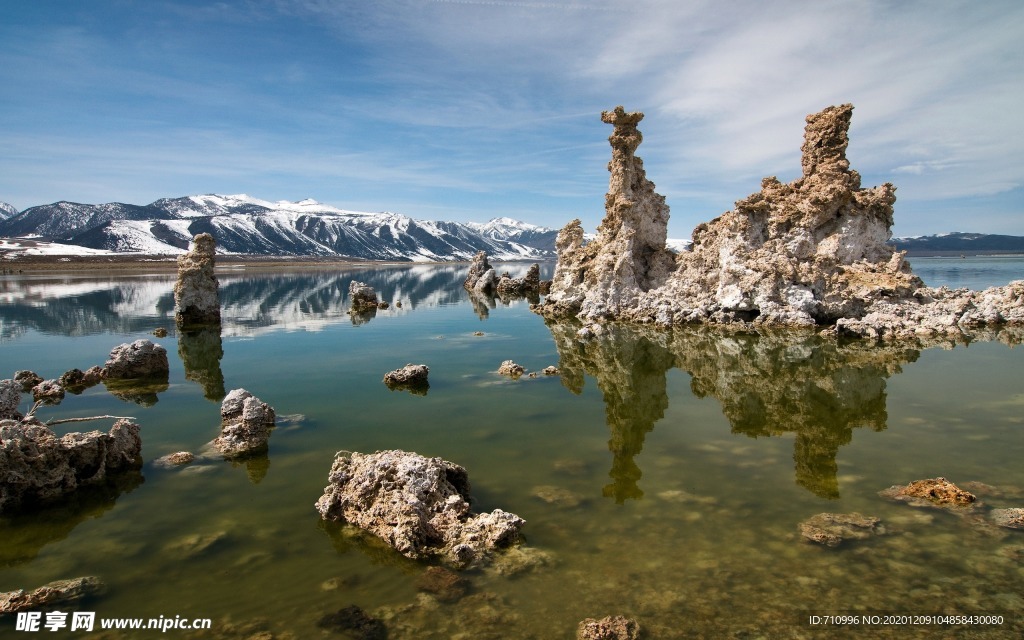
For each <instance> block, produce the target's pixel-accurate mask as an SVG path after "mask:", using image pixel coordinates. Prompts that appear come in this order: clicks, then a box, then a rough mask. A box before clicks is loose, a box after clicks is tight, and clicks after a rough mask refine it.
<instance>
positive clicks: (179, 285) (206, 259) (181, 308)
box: [174, 233, 220, 327]
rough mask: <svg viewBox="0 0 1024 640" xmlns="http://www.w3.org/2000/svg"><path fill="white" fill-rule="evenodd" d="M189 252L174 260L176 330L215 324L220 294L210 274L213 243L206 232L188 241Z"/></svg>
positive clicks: (213, 275) (213, 259) (214, 249)
mask: <svg viewBox="0 0 1024 640" xmlns="http://www.w3.org/2000/svg"><path fill="white" fill-rule="evenodd" d="M192 243H193V246H192V250H191V251H189V252H187V253H185V254H183V255H181V256H179V257H178V280H177V281H176V282H175V283H174V320H175V322H176V323H177V325H178V326H179V327H182V326H189V325H204V324H218V323H219V322H220V295H219V294H218V291H217V288H218V282H217V276H216V274H215V273H214V266H215V264H214V263H215V255H216V253H217V242H216V241H215V240H214V239H213V236H212V235H210V234H208V233H200V234H199V235H197V236H195V237H194V238H192Z"/></svg>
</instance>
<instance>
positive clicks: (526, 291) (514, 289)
mask: <svg viewBox="0 0 1024 640" xmlns="http://www.w3.org/2000/svg"><path fill="white" fill-rule="evenodd" d="M495 291H497V293H498V295H500V296H506V297H509V296H527V295H537V294H539V293H540V265H539V264H536V263H534V264H532V265H530V268H529V269H528V270H527V271H526V275H525V276H523V277H522V278H513V277H512V276H511V275H509V274H507V273H505V274H502V276H501V277H500V278H499V279H498V282H497V284H496V285H495Z"/></svg>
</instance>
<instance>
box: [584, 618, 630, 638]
mask: <svg viewBox="0 0 1024 640" xmlns="http://www.w3.org/2000/svg"><path fill="white" fill-rule="evenodd" d="M639 637H640V623H639V622H637V621H636V620H633V619H632V618H627V617H625V616H607V617H605V618H601V619H600V620H597V619H595V618H587V619H586V620H584V621H582V622H580V625H579V627H577V629H576V640H636V639H637V638H639Z"/></svg>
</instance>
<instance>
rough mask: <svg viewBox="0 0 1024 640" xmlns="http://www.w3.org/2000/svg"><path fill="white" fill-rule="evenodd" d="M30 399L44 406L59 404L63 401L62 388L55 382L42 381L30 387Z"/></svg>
mask: <svg viewBox="0 0 1024 640" xmlns="http://www.w3.org/2000/svg"><path fill="white" fill-rule="evenodd" d="M32 399H33V400H35V401H36V402H43V403H44V404H60V401H61V400H63V399H64V387H62V386H61V385H60V383H59V382H57V381H56V380H43V381H42V382H40V383H39V384H37V385H36V386H34V387H32Z"/></svg>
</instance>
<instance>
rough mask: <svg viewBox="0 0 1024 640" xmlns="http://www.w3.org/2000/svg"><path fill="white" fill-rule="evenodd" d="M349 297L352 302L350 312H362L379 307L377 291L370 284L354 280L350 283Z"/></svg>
mask: <svg viewBox="0 0 1024 640" xmlns="http://www.w3.org/2000/svg"><path fill="white" fill-rule="evenodd" d="M348 297H349V299H350V300H351V302H352V309H351V310H350V313H360V312H364V311H370V310H374V309H377V305H378V304H379V303H378V301H377V292H376V291H374V290H373V287H371V286H370V285H368V284H366V283H364V282H359V281H357V280H353V281H352V282H350V283H348Z"/></svg>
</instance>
